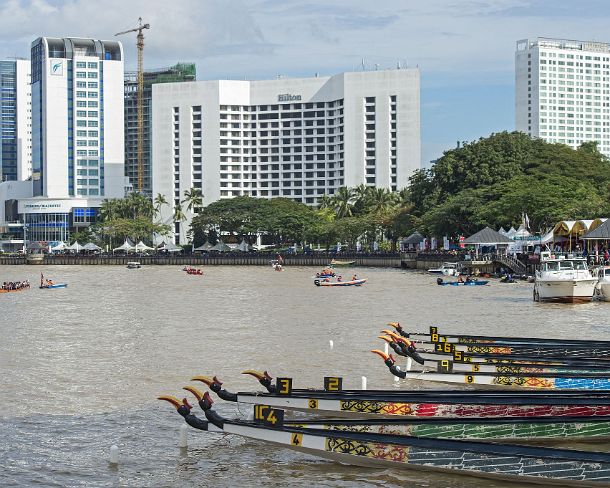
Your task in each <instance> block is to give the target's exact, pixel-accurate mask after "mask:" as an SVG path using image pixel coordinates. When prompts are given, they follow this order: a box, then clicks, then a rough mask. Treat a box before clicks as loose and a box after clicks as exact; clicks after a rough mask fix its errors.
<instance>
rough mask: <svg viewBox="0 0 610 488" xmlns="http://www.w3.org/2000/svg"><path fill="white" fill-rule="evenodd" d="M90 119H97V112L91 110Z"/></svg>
mask: <svg viewBox="0 0 610 488" xmlns="http://www.w3.org/2000/svg"><path fill="white" fill-rule="evenodd" d="M89 117H97V110H89Z"/></svg>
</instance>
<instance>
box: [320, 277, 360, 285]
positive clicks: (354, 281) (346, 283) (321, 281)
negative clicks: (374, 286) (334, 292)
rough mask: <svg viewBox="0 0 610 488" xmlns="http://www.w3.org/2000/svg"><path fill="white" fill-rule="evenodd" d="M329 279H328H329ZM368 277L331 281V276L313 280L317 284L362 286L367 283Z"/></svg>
mask: <svg viewBox="0 0 610 488" xmlns="http://www.w3.org/2000/svg"><path fill="white" fill-rule="evenodd" d="M327 280H328V281H327ZM366 280H367V278H361V279H358V280H350V281H330V279H329V278H325V279H322V280H320V279H318V278H316V279H315V280H313V283H314V285H316V286H362V285H364V284H365V283H366Z"/></svg>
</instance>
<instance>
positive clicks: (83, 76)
mask: <svg viewBox="0 0 610 488" xmlns="http://www.w3.org/2000/svg"><path fill="white" fill-rule="evenodd" d="M76 77H77V78H87V73H85V72H84V71H77V72H76Z"/></svg>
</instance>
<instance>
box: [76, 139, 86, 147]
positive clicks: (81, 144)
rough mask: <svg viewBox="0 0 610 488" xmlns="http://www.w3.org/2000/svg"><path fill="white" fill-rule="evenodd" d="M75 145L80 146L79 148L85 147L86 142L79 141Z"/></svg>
mask: <svg viewBox="0 0 610 488" xmlns="http://www.w3.org/2000/svg"><path fill="white" fill-rule="evenodd" d="M76 145H77V146H80V147H82V146H86V145H87V141H85V140H82V139H81V140H80V141H76Z"/></svg>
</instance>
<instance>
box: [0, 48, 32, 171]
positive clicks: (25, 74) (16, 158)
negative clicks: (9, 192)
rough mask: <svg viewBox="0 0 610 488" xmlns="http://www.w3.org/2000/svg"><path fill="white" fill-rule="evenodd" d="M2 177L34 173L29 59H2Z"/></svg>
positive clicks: (0, 157) (0, 148) (0, 83)
mask: <svg viewBox="0 0 610 488" xmlns="http://www.w3.org/2000/svg"><path fill="white" fill-rule="evenodd" d="M0 113H1V117H0V142H1V143H0V181H17V180H26V179H28V178H29V177H30V176H31V174H32V100H31V89H30V61H29V60H27V59H14V60H6V61H0Z"/></svg>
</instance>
